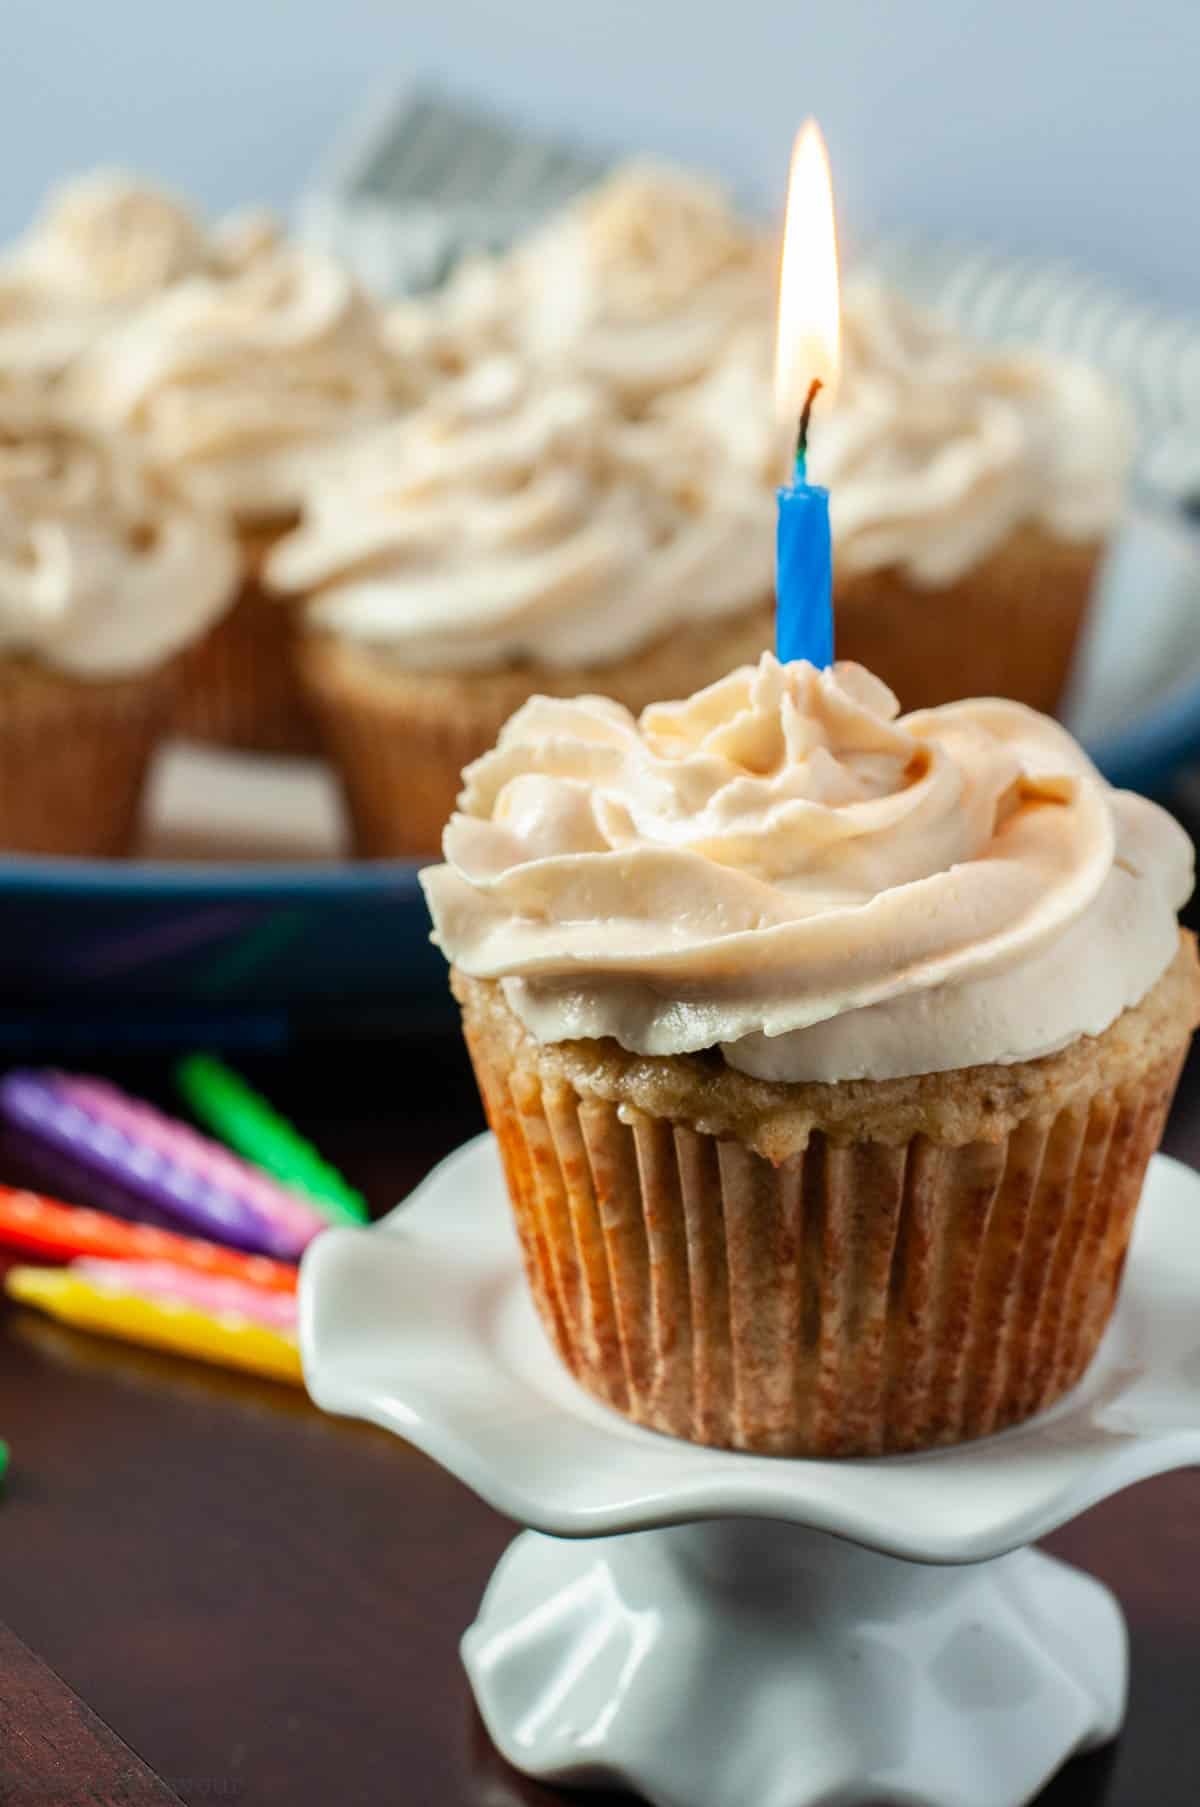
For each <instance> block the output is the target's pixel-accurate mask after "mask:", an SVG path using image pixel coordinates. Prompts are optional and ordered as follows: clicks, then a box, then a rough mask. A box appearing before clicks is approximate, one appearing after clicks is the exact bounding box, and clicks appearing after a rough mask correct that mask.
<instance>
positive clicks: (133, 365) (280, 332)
mask: <svg viewBox="0 0 1200 1807" xmlns="http://www.w3.org/2000/svg"><path fill="white" fill-rule="evenodd" d="M401 381H402V376H401V373H400V372H399V370H398V367H397V365H396V363H395V361H394V360H393V359H392V358H391V356H390V355H389V354H388V352H387V349H386V347H385V345H384V342H383V337H382V333H381V330H380V325H379V320H378V316H377V313H376V310H375V309H374V307H373V306H372V305H371V303H370V302H369V301H368V300H367V298H366V297H365V296H364V295H363V294H362V293H361V292H360V291H359V289H358V288H357V287H356V286H355V284H354V282H353V280H352V279H351V277H350V276H349V275H348V274H347V272H346V271H345V270H344V269H342V268H341V267H340V266H339V265H338V264H336V263H335V262H334V261H333V260H332V259H330V258H327V257H324V256H321V255H318V254H317V253H315V252H312V251H308V250H305V249H302V248H301V247H298V246H296V245H292V244H288V243H283V242H278V241H276V242H273V243H272V242H268V241H265V240H264V241H263V242H261V243H260V244H259V245H258V246H257V248H256V249H255V250H254V252H253V254H250V253H246V254H245V255H244V256H243V258H242V261H241V263H240V264H239V265H238V267H236V268H235V269H234V270H233V271H232V272H228V273H225V274H222V275H219V276H199V277H193V278H190V279H189V280H187V281H184V282H180V283H177V284H176V285H175V286H174V287H173V288H171V289H170V290H168V291H167V292H166V293H164V294H163V295H161V296H158V297H156V298H155V299H153V300H152V301H150V302H148V303H147V304H146V306H145V307H143V308H142V309H140V310H138V311H137V312H136V313H135V314H134V315H133V316H132V317H131V318H130V319H129V320H128V322H127V323H126V324H125V325H123V326H122V327H120V328H118V329H117V330H116V331H114V332H112V333H110V334H109V335H108V336H107V337H106V338H105V339H104V340H102V341H101V343H100V344H98V345H97V346H95V347H94V348H93V349H92V351H91V352H90V353H89V354H88V356H87V357H86V358H85V359H83V360H82V361H81V363H80V364H79V365H78V366H77V367H76V369H75V370H74V372H73V373H72V377H71V382H70V386H69V395H70V398H71V401H72V404H73V405H74V406H75V407H76V408H77V409H79V410H80V411H81V412H82V413H83V414H84V415H86V417H87V418H89V419H90V420H92V421H94V422H97V423H99V424H101V425H102V426H104V427H105V428H107V429H115V430H119V431H122V432H125V433H130V434H133V435H135V436H136V437H137V438H138V440H139V441H140V443H141V445H142V446H143V448H144V450H145V454H146V456H147V457H148V459H150V461H151V462H152V463H154V464H155V465H156V466H157V467H158V468H160V469H162V470H163V471H165V472H166V473H167V474H168V475H169V476H170V478H171V480H172V481H173V482H174V483H175V484H176V485H177V486H178V487H179V488H180V489H181V490H183V491H184V493H186V494H188V495H190V496H191V497H192V498H193V499H194V500H195V501H196V502H197V503H199V504H200V505H202V506H204V507H207V508H213V509H220V510H223V511H225V512H226V513H228V514H229V515H230V516H231V518H232V519H233V520H234V521H235V523H236V526H237V530H238V536H239V541H240V546H241V556H242V571H243V587H242V592H241V596H240V598H239V601H238V604H237V606H236V608H235V609H234V610H233V611H232V613H231V614H230V615H229V616H228V617H226V619H225V620H224V621H223V622H222V624H221V627H220V629H219V631H218V632H217V633H215V634H213V635H212V636H210V637H209V638H208V639H207V640H206V641H205V642H204V643H203V644H202V645H201V646H200V647H198V648H197V649H196V651H195V654H194V655H193V657H192V658H191V659H190V660H189V662H188V668H187V671H186V674H185V683H184V688H183V692H182V695H181V705H180V708H181V713H180V718H179V726H180V727H181V729H183V730H184V731H185V732H188V733H192V734H195V735H198V736H200V737H201V738H204V739H212V740H219V741H224V742H227V743H229V744H232V745H235V746H244V747H251V748H259V749H263V750H272V751H292V750H297V749H299V748H302V747H304V746H307V745H309V744H311V741H312V735H311V729H310V728H309V726H308V723H307V721H306V719H305V717H304V713H303V709H302V706H301V703H300V700H299V696H298V692H297V689H296V685H295V680H294V676H293V673H292V669H291V646H290V638H289V622H288V617H287V615H286V613H284V612H282V611H280V610H279V609H278V608H276V607H275V606H274V605H273V604H272V603H271V601H270V599H269V598H267V597H266V596H265V594H264V592H263V589H262V586H261V583H260V573H261V568H262V563H263V560H264V559H265V557H266V555H267V552H268V551H269V549H270V547H271V545H272V544H274V542H275V540H276V539H278V537H279V536H280V534H281V533H283V532H286V531H287V529H288V528H289V527H290V526H292V525H293V524H294V522H295V520H296V517H297V513H298V510H299V506H300V500H301V497H302V495H303V493H304V490H305V487H306V485H307V484H308V482H309V481H310V480H311V478H312V476H313V474H314V472H315V471H316V470H317V469H318V468H319V467H320V465H321V463H322V462H323V460H325V459H327V458H330V457H336V456H337V455H338V454H339V452H340V451H341V449H342V448H343V447H344V446H345V444H346V443H348V441H350V440H351V439H352V438H353V437H354V435H355V434H356V433H358V432H360V431H361V430H362V429H363V428H364V427H366V426H367V425H369V424H375V423H377V422H378V421H380V420H381V419H383V418H384V417H385V416H386V415H387V413H388V412H389V411H390V410H391V409H392V408H393V407H394V406H395V405H396V401H397V392H398V389H399V386H400V383H401Z"/></svg>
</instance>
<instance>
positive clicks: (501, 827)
mask: <svg viewBox="0 0 1200 1807" xmlns="http://www.w3.org/2000/svg"><path fill="white" fill-rule="evenodd" d="M464 779H465V788H464V790H463V793H462V796H461V798H460V800H459V811H458V813H457V814H455V816H454V817H453V818H452V819H451V822H450V824H449V826H448V828H447V830H446V833H445V839H444V852H445V863H444V864H443V865H440V866H437V867H433V868H431V869H429V870H428V871H427V872H425V873H423V874H422V882H423V884H424V886H425V891H426V895H427V897H428V899H429V904H430V908H431V910H432V913H433V919H434V923H435V928H436V939H437V940H438V942H439V943H440V945H441V946H442V948H443V949H444V950H445V952H446V954H447V956H448V957H449V959H450V960H452V961H453V962H454V963H455V965H457V966H458V967H460V968H461V969H462V970H463V971H465V972H467V973H469V974H472V975H474V976H476V977H481V978H492V979H500V980H502V981H503V984H504V989H505V995H506V997H507V998H508V1001H509V1003H510V1004H511V1006H512V1008H513V1009H514V1010H515V1011H516V1012H517V1014H518V1015H519V1016H520V1017H521V1019H522V1020H523V1021H524V1022H525V1023H526V1025H527V1026H528V1027H529V1028H530V1030H531V1031H532V1032H533V1033H534V1035H535V1036H537V1037H538V1038H539V1039H540V1040H542V1041H559V1040H568V1039H575V1038H578V1037H594V1036H614V1037H615V1038H616V1039H617V1041H619V1042H620V1043H621V1044H622V1045H623V1046H624V1047H626V1048H628V1049H631V1050H633V1051H635V1052H639V1053H648V1054H677V1053H685V1052H691V1051H694V1050H697V1049H701V1048H710V1047H715V1046H720V1047H721V1048H722V1049H723V1051H724V1054H725V1058H726V1060H727V1061H728V1062H729V1063H730V1064H731V1065H732V1066H735V1067H738V1068H740V1069H742V1070H743V1071H746V1072H749V1073H753V1074H758V1075H762V1076H764V1077H771V1078H778V1079H786V1080H845V1079H856V1078H872V1079H881V1078H889V1077H899V1076H903V1075H906V1074H912V1073H921V1072H932V1071H942V1070H945V1069H948V1068H952V1067H954V1068H957V1067H964V1066H973V1065H977V1064H981V1063H990V1062H1010V1061H1015V1060H1022V1059H1030V1058H1034V1057H1036V1056H1039V1055H1043V1054H1047V1053H1050V1052H1051V1051H1053V1050H1056V1049H1058V1048H1060V1047H1063V1046H1065V1045H1066V1044H1067V1043H1069V1042H1071V1041H1073V1040H1074V1039H1076V1038H1077V1037H1078V1036H1080V1035H1083V1034H1098V1033H1099V1032H1100V1031H1102V1030H1103V1029H1105V1028H1106V1027H1107V1026H1108V1024H1109V1023H1111V1022H1112V1021H1114V1020H1115V1018H1116V1017H1117V1016H1118V1015H1119V1014H1120V1012H1121V1011H1122V1010H1123V1009H1125V1008H1126V1007H1127V1006H1129V1005H1132V1004H1134V1003H1136V1002H1138V1001H1139V1000H1140V999H1141V998H1142V997H1143V996H1144V995H1145V993H1146V992H1147V991H1148V990H1149V989H1150V987H1151V986H1152V985H1153V984H1154V983H1155V981H1156V980H1157V979H1158V978H1159V976H1160V975H1161V974H1162V973H1163V972H1164V971H1165V969H1166V967H1167V966H1168V964H1169V963H1170V961H1171V959H1172V958H1173V956H1174V953H1175V951H1176V947H1177V945H1178V931H1177V926H1176V911H1177V910H1178V908H1179V906H1180V905H1181V904H1182V903H1183V902H1184V901H1185V899H1186V898H1187V896H1188V893H1189V891H1190V889H1191V884H1192V849H1191V845H1190V843H1189V842H1188V840H1187V837H1186V836H1185V835H1184V833H1183V831H1182V830H1181V829H1180V828H1179V827H1178V826H1177V824H1176V823H1175V822H1173V821H1172V819H1171V818H1170V817H1169V816H1167V815H1166V814H1165V813H1164V812H1163V811H1162V810H1160V809H1159V808H1158V807H1157V806H1156V805H1155V804H1152V803H1149V802H1147V801H1145V800H1144V799H1143V798H1140V797H1137V796H1134V795H1132V794H1131V793H1127V792H1121V791H1113V790H1112V789H1111V788H1110V787H1109V786H1108V785H1107V784H1106V783H1105V781H1104V780H1103V779H1102V778H1101V777H1100V776H1099V774H1098V773H1097V772H1096V771H1095V769H1094V768H1093V766H1092V765H1091V764H1090V763H1089V761H1088V759H1087V758H1086V756H1085V755H1084V754H1083V753H1082V751H1081V750H1080V749H1079V747H1078V746H1077V745H1076V743H1075V742H1074V741H1073V740H1072V739H1071V737H1070V736H1069V735H1068V734H1067V733H1066V732H1065V731H1064V730H1063V729H1062V728H1060V727H1058V726H1057V724H1056V723H1054V722H1052V721H1051V720H1049V719H1048V718H1047V717H1045V716H1041V715H1037V714H1035V713H1034V712H1033V711H1031V710H1029V709H1026V708H1024V707H1022V706H1021V705H1019V704H1016V703H1004V702H998V701H982V702H963V703H955V704H951V705H949V706H947V707H944V708H941V709H932V710H927V711H924V712H921V713H918V714H914V715H909V716H903V717H901V716H899V715H898V706H897V703H896V700H895V698H894V697H893V696H892V694H891V692H890V691H889V690H887V689H886V687H885V686H884V685H882V684H881V683H879V681H878V680H877V679H875V678H873V677H872V676H871V675H870V674H869V673H868V672H866V671H865V670H863V669H862V667H860V666H856V665H839V666H836V667H834V668H833V670H831V671H829V672H817V671H815V670H814V669H813V668H812V667H811V666H809V665H807V664H803V663H800V664H794V665H780V664H778V663H777V661H776V660H775V659H774V658H773V657H772V656H771V655H770V654H764V655H763V658H762V660H761V662H760V664H759V665H758V666H757V667H746V668H744V669H742V670H740V671H737V672H734V673H733V674H732V675H731V676H729V677H728V678H726V679H724V680H722V682H720V683H718V684H714V685H713V686H711V687H710V688H709V689H707V690H703V691H700V692H699V693H698V694H697V695H695V696H694V697H692V698H691V699H690V700H689V701H687V702H683V703H671V704H661V705H658V706H656V707H654V708H652V709H648V710H646V711H645V713H644V714H643V715H642V717H641V720H640V723H639V722H635V720H634V719H633V717H632V716H631V715H630V714H629V713H628V711H627V710H625V709H623V708H621V707H620V706H619V705H618V704H616V703H613V702H610V701H607V700H603V699H600V698H596V697H582V698H580V699H578V700H576V701H572V702H562V701H555V700H551V699H548V698H545V697H538V698H534V699H533V700H532V701H531V702H529V703H527V704H526V705H525V706H524V708H522V709H520V710H519V711H518V712H517V714H516V715H515V716H513V718H512V720H511V721H510V722H509V723H508V725H507V727H506V728H505V729H504V731H503V733H502V734H501V737H500V741H499V743H498V745H497V747H496V748H495V749H494V751H492V752H491V753H489V754H487V755H486V756H485V757H484V758H483V759H481V760H479V761H477V762H476V764H475V765H473V766H471V767H469V768H468V770H467V772H466V773H465V774H464Z"/></svg>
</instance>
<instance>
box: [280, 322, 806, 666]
mask: <svg viewBox="0 0 1200 1807" xmlns="http://www.w3.org/2000/svg"><path fill="white" fill-rule="evenodd" d="M773 511H774V505H773V502H772V500H771V498H770V496H769V495H768V494H767V493H766V492H765V491H764V490H763V489H762V487H761V486H760V485H758V484H756V483H754V482H752V481H750V480H748V479H747V478H746V477H745V476H744V475H742V474H739V473H737V472H736V471H731V470H729V468H728V467H727V463H726V461H724V460H722V459H720V458H719V457H718V456H717V454H716V451H715V448H714V447H713V446H712V445H706V444H704V443H699V442H698V443H695V444H692V443H689V442H688V440H687V439H686V437H685V436H684V435H682V434H681V433H678V432H676V433H675V434H674V435H673V436H671V437H667V436H666V435H665V434H664V432H662V431H661V430H657V429H653V428H648V427H647V428H643V427H640V426H637V425H632V424H630V423H629V422H627V421H625V420H623V419H622V418H621V417H620V416H619V415H618V414H617V412H616V411H615V410H614V408H613V406H612V404H611V402H610V401H609V400H606V399H605V397H604V395H603V393H602V392H601V391H600V390H598V389H597V388H596V387H595V386H593V385H592V384H589V383H587V382H586V381H582V380H580V379H575V380H571V381H568V380H566V379H562V380H559V381H555V380H552V379H550V378H548V377H544V376H534V375H533V374H532V373H531V372H530V371H529V369H528V368H527V367H526V366H524V365H523V364H521V363H520V362H518V361H517V360H515V359H514V358H512V357H511V356H497V357H493V358H490V359H485V360H484V361H483V362H481V363H480V364H479V365H478V366H477V367H476V368H475V369H473V370H472V371H470V372H469V373H468V374H467V375H466V376H465V377H463V378H462V379H460V380H459V381H458V382H457V383H454V384H451V385H449V386H447V387H446V388H445V389H444V390H443V392H442V393H441V394H440V395H439V396H438V397H437V398H436V399H435V400H433V401H431V402H430V403H428V404H427V405H426V406H425V407H424V408H423V409H420V410H418V411H417V412H415V413H413V414H412V415H410V416H408V417H407V418H406V419H403V420H401V421H399V422H398V423H396V424H395V425H393V426H389V427H387V428H384V429H382V430H381V431H380V432H379V433H377V434H375V435H373V436H371V437H370V438H368V439H366V440H364V441H362V442H361V443H360V445H359V446H358V448H357V449H356V450H355V452H354V453H353V454H352V456H350V457H349V458H348V459H346V460H345V461H344V464H343V467H342V468H341V469H340V470H339V471H338V472H337V473H336V474H333V473H331V474H330V475H329V477H328V478H327V479H326V481H325V482H324V483H318V484H314V485H313V487H312V489H311V491H310V494H309V496H308V499H307V504H306V507H305V511H304V517H303V520H302V523H301V525H300V527H299V528H298V529H297V530H296V531H295V532H293V533H291V534H289V535H288V536H286V537H285V538H284V539H283V540H281V541H280V542H279V543H278V545H277V546H276V547H275V548H274V550H273V552H272V554H271V556H270V559H269V561H268V564H267V579H268V582H269V583H270V584H271V585H272V586H273V587H275V588H277V589H280V590H283V591H285V592H298V593H300V594H307V595H311V596H312V598H313V600H312V601H311V602H310V604H309V608H308V619H309V621H310V623H311V625H313V626H315V627H318V628H321V629H325V630H328V631H330V632H333V633H336V634H338V635H342V636H344V637H347V638H349V639H351V640H359V641H362V642H363V643H364V644H370V645H372V646H374V647H376V648H378V649H380V650H381V651H383V652H385V653H389V654H391V655H394V656H395V658H396V659H397V660H398V661H399V662H400V663H402V664H403V665H404V666H406V667H410V668H413V667H415V668H418V669H420V668H424V669H430V668H436V669H439V670H452V669H462V668H487V667H494V666H498V665H504V664H508V663H512V662H519V661H524V660H533V661H535V662H536V663H538V664H541V665H549V666H575V665H589V664H600V665H607V664H610V663H612V662H613V661H615V660H617V659H619V658H621V657H622V656H623V655H624V654H625V653H627V652H631V651H633V650H635V649H636V648H637V647H638V646H639V645H641V644H644V643H646V642H649V641H651V640H653V639H656V638H657V637H659V636H660V635H662V634H663V633H665V632H666V631H667V630H668V629H669V628H671V627H672V626H673V625H675V624H676V623H678V622H681V621H684V620H686V621H688V622H689V623H695V622H696V621H697V620H700V619H703V618H705V617H712V616H716V615H725V614H731V613H734V612H736V611H737V610H739V609H742V608H746V607H750V606H752V605H753V604H755V603H757V602H762V601H764V600H765V599H766V598H768V597H769V596H770V594H771V589H772V581H773V572H772V560H773Z"/></svg>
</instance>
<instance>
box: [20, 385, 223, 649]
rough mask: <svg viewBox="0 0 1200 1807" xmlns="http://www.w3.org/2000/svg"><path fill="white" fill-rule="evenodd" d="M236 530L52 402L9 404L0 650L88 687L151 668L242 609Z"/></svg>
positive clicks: (128, 450) (128, 451) (131, 453)
mask: <svg viewBox="0 0 1200 1807" xmlns="http://www.w3.org/2000/svg"><path fill="white" fill-rule="evenodd" d="M236 575H237V553H236V548H235V546H234V543H233V538H232V535H231V534H230V532H229V530H228V528H227V527H226V526H225V524H224V522H223V521H221V520H219V519H216V518H214V517H212V516H209V515H206V514H202V513H199V512H197V510H196V509H195V508H193V507H192V506H191V505H190V504H188V503H186V502H183V501H181V500H180V499H179V498H177V497H174V496H172V495H171V494H170V493H169V492H168V491H167V490H166V489H165V488H164V486H163V485H162V484H161V482H159V481H158V480H157V479H155V478H153V477H152V476H151V475H150V474H148V472H147V471H146V470H145V468H144V467H143V466H142V464H141V463H140V461H139V460H138V458H137V457H136V456H135V455H134V453H133V452H132V451H131V450H130V448H128V447H125V446H118V445H117V444H115V443H114V442H113V441H111V440H109V439H107V438H104V437H102V436H100V435H98V434H95V433H92V432H89V431H87V430H85V429H83V428H81V427H79V426H77V425H75V424H73V423H71V422H69V421H68V420H67V419H66V418H65V417H64V416H63V415H62V414H61V413H60V412H59V411H58V410H57V409H56V408H55V407H54V406H53V405H52V404H51V403H50V402H48V401H47V400H46V399H45V398H42V399H41V400H39V401H37V402H35V401H33V400H31V399H29V398H25V399H23V400H17V399H15V398H5V397H0V654H3V655H5V656H7V655H11V654H19V655H28V656H30V657H33V658H36V659H39V660H41V661H43V662H44V663H46V664H47V665H50V666H53V667H55V668H56V669H57V670H60V671H63V672H67V673H71V674H73V675H75V676H77V677H84V678H105V677H114V676H126V675H132V674H134V673H137V672H140V671H145V670H149V669H150V668H152V667H153V666H155V665H158V664H159V663H161V661H162V660H164V659H165V658H167V657H169V656H170V655H171V654H172V653H174V652H175V651H177V650H178V649H179V648H181V647H183V646H185V645H187V644H188V642H189V641H191V640H193V639H195V638H197V637H198V636H199V635H200V634H201V633H202V632H203V631H204V629H205V628H207V627H208V626H209V625H210V623H211V622H213V621H214V620H215V619H216V618H217V616H218V615H219V614H220V613H221V611H222V609H223V608H224V607H225V606H226V604H227V603H228V602H229V601H230V599H231V595H232V590H233V587H234V584H235V580H236Z"/></svg>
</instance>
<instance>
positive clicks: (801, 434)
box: [796, 376, 824, 483]
mask: <svg viewBox="0 0 1200 1807" xmlns="http://www.w3.org/2000/svg"><path fill="white" fill-rule="evenodd" d="M823 387H824V385H823V384H822V382H821V379H820V377H819V376H815V377H814V378H813V380H812V382H811V383H810V384H809V385H808V394H807V395H806V396H805V398H804V406H803V408H801V410H800V425H799V426H798V427H797V429H796V481H797V483H803V481H804V479H805V476H806V475H807V473H808V424H809V422H810V420H811V419H812V411H813V403H814V402H815V401H816V399H817V396H818V394H819V393H820V391H821V389H822V388H823Z"/></svg>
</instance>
